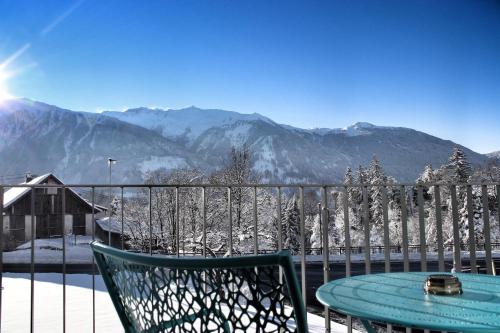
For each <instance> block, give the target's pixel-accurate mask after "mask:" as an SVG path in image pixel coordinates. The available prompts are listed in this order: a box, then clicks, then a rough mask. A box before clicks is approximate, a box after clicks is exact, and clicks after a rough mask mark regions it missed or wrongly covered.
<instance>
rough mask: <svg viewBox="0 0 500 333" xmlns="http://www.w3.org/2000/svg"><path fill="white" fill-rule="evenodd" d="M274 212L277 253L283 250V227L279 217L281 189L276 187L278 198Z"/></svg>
mask: <svg viewBox="0 0 500 333" xmlns="http://www.w3.org/2000/svg"><path fill="white" fill-rule="evenodd" d="M276 210H277V219H278V251H281V250H282V249H283V225H282V221H281V219H282V217H281V187H278V198H277V200H276Z"/></svg>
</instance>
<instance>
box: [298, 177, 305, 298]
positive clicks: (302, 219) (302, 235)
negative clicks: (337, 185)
mask: <svg viewBox="0 0 500 333" xmlns="http://www.w3.org/2000/svg"><path fill="white" fill-rule="evenodd" d="M299 195H300V254H301V255H300V275H301V279H300V280H301V283H302V297H303V298H304V302H305V300H306V292H307V285H306V223H305V214H304V206H305V205H304V187H303V186H301V187H300V188H299Z"/></svg>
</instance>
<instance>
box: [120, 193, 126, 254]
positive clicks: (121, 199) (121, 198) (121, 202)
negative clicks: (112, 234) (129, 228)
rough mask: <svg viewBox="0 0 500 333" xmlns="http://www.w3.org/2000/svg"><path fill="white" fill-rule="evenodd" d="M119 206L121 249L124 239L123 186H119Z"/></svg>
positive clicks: (123, 245)
mask: <svg viewBox="0 0 500 333" xmlns="http://www.w3.org/2000/svg"><path fill="white" fill-rule="evenodd" d="M120 207H121V225H122V230H121V248H122V250H123V249H124V248H125V240H124V233H123V214H124V213H123V208H124V204H123V186H122V187H121V196H120Z"/></svg>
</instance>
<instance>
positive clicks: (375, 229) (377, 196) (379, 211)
mask: <svg viewBox="0 0 500 333" xmlns="http://www.w3.org/2000/svg"><path fill="white" fill-rule="evenodd" d="M368 177H369V179H368V181H369V183H370V184H372V185H376V186H372V187H371V188H370V197H369V206H370V242H371V243H372V244H377V245H379V244H381V241H382V239H383V233H384V215H383V212H384V211H383V202H382V187H381V186H380V185H382V184H384V183H386V181H387V177H386V176H385V174H384V171H383V170H382V167H381V166H380V162H379V161H378V159H377V158H376V157H375V156H374V157H373V160H372V162H371V164H370V169H369V170H368Z"/></svg>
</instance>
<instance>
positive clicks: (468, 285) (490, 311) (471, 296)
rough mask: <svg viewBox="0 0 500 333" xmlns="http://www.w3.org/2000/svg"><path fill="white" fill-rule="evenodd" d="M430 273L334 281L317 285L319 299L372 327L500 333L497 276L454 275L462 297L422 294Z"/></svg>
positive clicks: (499, 284)
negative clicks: (458, 280) (383, 325)
mask: <svg viewBox="0 0 500 333" xmlns="http://www.w3.org/2000/svg"><path fill="white" fill-rule="evenodd" d="M429 274H438V273H430V272H426V273H420V272H418V273H417V272H414V273H386V274H371V275H360V276H354V277H350V278H345V279H339V280H334V281H331V282H329V283H326V284H324V285H323V286H321V287H320V288H319V289H318V290H317V292H316V297H317V298H318V300H319V301H320V302H321V303H322V304H324V305H326V306H328V307H329V308H330V309H332V310H335V311H337V312H340V313H343V314H345V315H350V316H353V317H357V318H360V319H361V321H362V323H363V325H364V326H365V328H366V329H367V330H368V332H375V330H374V329H373V327H372V326H371V322H380V323H388V324H396V325H401V326H404V327H415V328H424V329H432V330H438V331H452V332H464V333H465V332H467V333H472V332H500V277H496V276H491V275H477V274H463V273H457V274H456V275H457V276H458V278H459V279H460V281H462V289H463V294H462V295H457V296H437V295H426V294H424V292H423V285H424V281H425V279H426V277H427V276H428V275H429Z"/></svg>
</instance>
